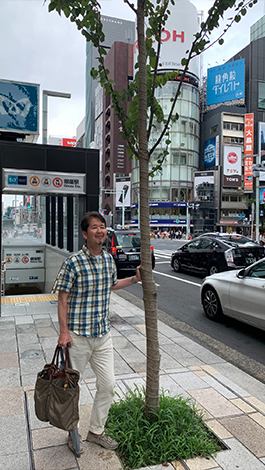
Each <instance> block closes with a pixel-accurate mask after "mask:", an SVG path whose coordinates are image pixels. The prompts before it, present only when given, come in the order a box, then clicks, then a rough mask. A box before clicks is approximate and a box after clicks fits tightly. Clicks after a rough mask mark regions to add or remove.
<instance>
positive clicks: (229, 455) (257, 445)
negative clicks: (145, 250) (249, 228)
mask: <svg viewBox="0 0 265 470" xmlns="http://www.w3.org/2000/svg"><path fill="white" fill-rule="evenodd" d="M11 300H14V301H15V302H14V303H5V304H2V317H0V403H1V406H0V470H34V469H35V470H70V469H71V470H78V469H79V470H121V469H122V465H121V463H120V461H119V459H118V457H117V455H116V453H115V452H110V451H107V450H105V449H103V448H101V447H99V446H97V445H95V444H91V443H88V442H86V441H85V442H84V450H85V451H84V454H82V455H81V457H80V458H79V459H76V458H75V457H74V455H73V454H72V453H71V451H70V450H69V449H68V447H67V445H66V436H67V433H66V432H65V431H62V430H59V429H57V428H53V427H52V426H49V424H47V423H43V422H40V421H39V420H38V419H37V418H36V417H35V414H34V403H33V391H34V384H35V380H36V375H37V372H38V371H40V370H41V369H42V368H43V366H44V364H45V363H46V362H50V361H51V359H52V355H53V352H54V349H55V346H56V344H57V337H58V323H57V302H56V297H55V296H49V295H47V296H32V297H26V296H25V297H24V298H21V297H20V298H19V299H12V298H3V301H11ZM111 322H112V336H113V340H114V347H115V374H116V390H117V392H118V393H119V395H121V396H122V395H123V394H124V392H126V390H128V389H133V388H134V384H137V385H140V386H141V385H144V384H145V360H146V357H145V327H144V312H143V311H142V310H141V309H140V308H139V307H136V306H135V305H133V304H131V303H130V302H128V301H127V300H125V299H124V298H122V297H120V296H119V295H117V294H115V293H112V295H111ZM159 332H160V333H159V336H160V352H161V376H160V387H163V388H164V389H165V390H169V391H170V394H171V395H173V396H174V395H178V394H181V395H183V396H184V397H191V398H193V399H194V400H195V401H196V402H197V406H198V407H199V408H201V409H203V410H204V412H205V422H206V423H207V425H208V426H209V428H211V429H212V430H213V431H214V432H215V434H216V435H217V436H218V437H219V438H220V439H221V440H222V441H223V442H224V443H225V445H226V446H227V448H228V450H224V451H221V452H219V453H218V454H217V455H216V456H215V457H211V458H195V459H190V460H187V461H185V462H182V461H176V462H173V463H170V464H169V465H168V466H167V467H165V466H162V465H158V466H154V467H151V468H152V470H164V469H165V468H167V469H168V470H174V469H175V470H209V469H214V470H236V469H240V470H265V384H262V383H261V382H259V381H257V380H256V379H254V378H252V377H250V376H249V375H247V374H246V373H244V372H242V371H241V370H239V369H237V368H236V367H234V366H233V365H231V364H229V363H228V362H226V361H224V360H223V359H221V358H220V357H218V356H217V355H215V354H213V353H212V352H210V351H208V350H207V349H205V348H203V347H202V346H200V345H198V344H197V343H195V342H194V341H191V340H190V339H189V338H187V337H185V336H184V335H183V334H181V333H179V332H178V331H176V330H174V329H172V328H170V327H168V326H167V325H166V324H164V323H162V322H159ZM94 393H95V379H94V376H93V373H92V372H91V370H90V369H89V368H87V369H86V371H85V375H84V380H83V381H82V382H81V406H80V411H81V419H80V432H81V434H82V436H83V438H85V437H86V433H87V422H88V419H89V415H90V411H91V406H92V402H93V396H94ZM148 470H149V468H148Z"/></svg>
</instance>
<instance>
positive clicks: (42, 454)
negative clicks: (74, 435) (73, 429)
mask: <svg viewBox="0 0 265 470" xmlns="http://www.w3.org/2000/svg"><path fill="white" fill-rule="evenodd" d="M33 458H34V463H35V470H47V469H49V470H70V469H74V468H76V466H77V462H76V458H75V456H74V454H73V452H71V451H70V450H69V449H68V446H67V445H64V446H58V447H48V448H47V449H40V450H36V451H34V452H33ZM87 460H90V457H89V459H87ZM90 468H91V467H90Z"/></svg>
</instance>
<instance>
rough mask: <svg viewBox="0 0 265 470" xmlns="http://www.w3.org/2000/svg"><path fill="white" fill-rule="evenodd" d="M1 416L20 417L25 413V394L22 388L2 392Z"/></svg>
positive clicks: (0, 396) (0, 391)
mask: <svg viewBox="0 0 265 470" xmlns="http://www.w3.org/2000/svg"><path fill="white" fill-rule="evenodd" d="M0 403H1V407H0V416H11V415H19V414H23V413H24V393H23V390H22V388H8V389H1V390H0Z"/></svg>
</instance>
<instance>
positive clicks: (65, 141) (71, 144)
mask: <svg viewBox="0 0 265 470" xmlns="http://www.w3.org/2000/svg"><path fill="white" fill-rule="evenodd" d="M60 145H62V146H63V147H76V139H68V138H66V137H64V138H63V139H62V140H61V142H60Z"/></svg>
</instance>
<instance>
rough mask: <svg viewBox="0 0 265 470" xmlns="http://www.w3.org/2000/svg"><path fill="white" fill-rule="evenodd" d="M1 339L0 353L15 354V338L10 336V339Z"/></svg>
mask: <svg viewBox="0 0 265 470" xmlns="http://www.w3.org/2000/svg"><path fill="white" fill-rule="evenodd" d="M6 336H7V335H6V334H5V338H2V337H1V341H0V353H7V352H16V351H17V341H16V338H15V336H14V335H13V334H12V336H11V337H9V338H6Z"/></svg>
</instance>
